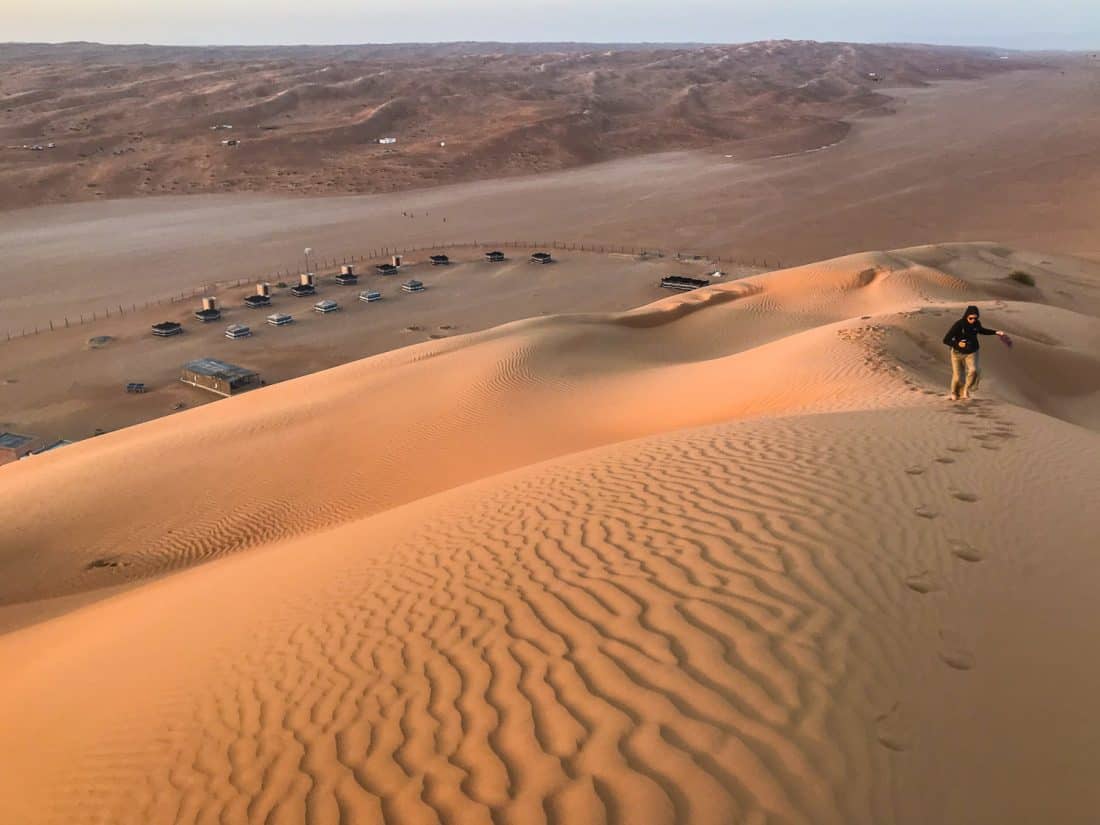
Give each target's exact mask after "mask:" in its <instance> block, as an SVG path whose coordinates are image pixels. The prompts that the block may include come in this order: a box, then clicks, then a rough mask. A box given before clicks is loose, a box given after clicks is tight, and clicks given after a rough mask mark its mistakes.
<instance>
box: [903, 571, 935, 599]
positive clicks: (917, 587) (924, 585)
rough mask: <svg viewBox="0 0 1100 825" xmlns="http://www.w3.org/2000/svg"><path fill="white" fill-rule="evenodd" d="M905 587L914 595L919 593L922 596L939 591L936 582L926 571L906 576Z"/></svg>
mask: <svg viewBox="0 0 1100 825" xmlns="http://www.w3.org/2000/svg"><path fill="white" fill-rule="evenodd" d="M905 586H906V587H908V588H909V589H910V590H912V591H914V592H916V593H920V594H921V595H922V596H923V595H924V594H925V593H932V592H934V591H936V590H939V586H938V585H937V584H936V580H935V579H934V578H933V577H932V574H931V573H930V572H929V571H928V570H922V571H921V572H919V573H913V574H912V575H910V576H906V577H905Z"/></svg>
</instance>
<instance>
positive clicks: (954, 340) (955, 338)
mask: <svg viewBox="0 0 1100 825" xmlns="http://www.w3.org/2000/svg"><path fill="white" fill-rule="evenodd" d="M967 315H977V316H979V317H978V318H977V319H976V320H975V321H974V323H970V322H969V321H967V320H966V316H967ZM996 334H997V330H995V329H989V328H987V327H983V326H982V319H981V314H980V313H979V312H978V308H977V307H975V306H969V307H967V308H966V312H964V313H963V317H962V318H960V319H959V320H957V321H956V322H955V323H954V324H952V326H951V329H949V330H948V331H947V335H945V336H943V342H944V343H945V344H946V345H947V346H949V347H951V349H953V350H954V351H955V352H958V353H961V354H963V355H969V354H970V353H972V352H977V351H978V336H979V335H996ZM960 341H966V346H965V347H960V346H959V342H960Z"/></svg>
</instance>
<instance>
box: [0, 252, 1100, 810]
mask: <svg viewBox="0 0 1100 825" xmlns="http://www.w3.org/2000/svg"><path fill="white" fill-rule="evenodd" d="M1048 261H1049V259H1047V258H1040V257H1039V256H1033V255H1030V254H1027V253H1021V252H1014V251H1011V250H1007V249H1004V248H1002V247H998V246H996V245H993V244H968V245H946V246H938V247H920V248H915V249H908V250H898V251H894V252H883V253H867V254H862V255H855V256H849V257H846V258H841V259H837V260H835V261H827V262H823V263H820V264H814V265H811V266H806V267H799V268H797V269H792V270H785V271H780V272H774V273H767V274H764V275H759V276H753V277H750V278H746V279H743V280H741V281H736V282H733V283H729V284H726V285H722V286H715V287H711V288H709V289H707V290H702V291H699V292H694V293H689V294H685V295H677V296H673V297H670V298H668V299H665V300H662V301H659V302H657V303H655V304H651V305H649V306H646V307H641V308H639V309H637V310H633V311H630V312H625V313H618V314H606V315H595V314H593V315H580V316H558V317H550V318H542V319H533V320H529V321H521V322H517V323H514V324H509V325H506V326H504V327H499V328H496V329H493V330H488V331H486V332H482V333H475V334H472V335H467V336H462V337H457V338H452V339H449V340H446V341H440V342H431V343H428V344H423V345H419V346H415V347H410V348H408V349H405V350H400V351H397V352H393V353H389V354H386V355H382V356H377V357H374V358H370V359H367V360H365V361H362V362H358V363H353V364H349V365H346V366H344V367H340V368H336V369H333V370H328V371H326V372H324V373H318V374H316V375H313V376H309V377H306V378H302V379H298V380H295V381H292V382H288V383H286V384H282V385H276V386H272V387H268V388H265V389H263V390H260V391H256V392H254V393H250V394H247V395H244V396H241V397H238V398H234V399H230V400H227V401H225V402H219V403H217V404H214V405H210V406H207V407H204V408H200V409H196V410H193V411H190V412H186V413H183V414H180V415H179V416H176V417H174V418H172V419H164V420H159V421H153V422H150V423H148V424H144V425H141V426H138V427H134V428H131V429H129V430H124V431H120V432H117V433H112V434H109V435H107V436H104V437H101V438H98V439H94V440H92V441H89V442H83V443H81V444H78V445H75V446H73V447H69V448H67V449H66V450H64V451H60V452H58V453H55V454H50V455H46V456H42V457H39V458H37V459H35V460H33V461H25V462H21V463H19V464H17V465H14V466H11V467H5V468H3V470H0V493H2V494H3V495H4V497H5V500H6V501H7V503H8V505H9V507H8V509H9V513H10V516H9V520H8V526H7V528H6V531H5V535H6V537H7V541H6V542H5V545H4V547H3V548H2V550H0V627H5V626H6V627H8V628H10V629H9V630H8V632H6V633H4V634H3V635H0V663H3V665H4V670H5V673H6V674H8V676H7V678H6V679H5V682H4V684H3V685H2V686H0V697H2V698H3V701H2V702H0V731H2V733H0V744H3V745H4V746H5V747H4V748H3V750H2V751H0V753H2V754H3V756H0V768H2V769H0V820H2V821H17V822H25V823H62V822H64V823H70V822H82V821H88V822H91V821H109V822H112V823H120V825H121V823H130V822H132V823H184V822H196V823H198V822H209V821H220V822H233V823H236V822H241V823H244V822H278V823H283V822H287V823H290V822H303V821H308V822H311V823H337V822H390V823H392V822H401V823H405V822H409V823H412V822H463V823H465V822H486V823H490V822H547V823H557V822H561V823H565V822H607V823H688V822H690V823H693V825H694V823H730V822H765V821H767V822H772V821H774V822H792V823H796V822H797V823H853V822H858V823H876V824H877V823H889V822H932V821H936V822H985V821H989V822H992V821H999V822H1025V821H1029V820H1028V819H1027V815H1029V813H1028V812H1030V813H1034V812H1039V811H1041V812H1047V813H1051V812H1053V813H1052V814H1051V815H1053V816H1054V817H1055V819H1058V820H1059V821H1081V820H1080V817H1082V816H1085V815H1086V813H1085V812H1088V811H1092V810H1094V808H1095V805H1096V803H1097V802H1098V801H1100V800H1098V798H1097V797H1098V792H1097V791H1096V789H1095V787H1094V783H1093V782H1092V761H1091V759H1090V755H1089V753H1090V752H1089V748H1088V743H1089V742H1090V741H1095V736H1096V735H1097V733H1100V720H1098V719H1096V718H1094V717H1091V716H1089V715H1088V714H1083V713H1081V712H1080V709H1081V708H1084V707H1087V706H1088V704H1089V703H1090V702H1091V701H1092V699H1091V697H1092V696H1093V695H1094V694H1095V691H1096V689H1097V688H1100V668H1098V667H1097V666H1095V665H1094V664H1093V663H1092V662H1091V660H1083V659H1082V658H1081V656H1080V655H1079V654H1080V651H1082V650H1087V649H1089V645H1090V644H1091V637H1090V632H1089V631H1090V628H1091V627H1092V626H1094V624H1093V622H1092V621H1090V616H1089V611H1090V610H1092V611H1093V612H1094V610H1093V608H1092V607H1091V605H1092V603H1093V602H1094V599H1093V598H1092V597H1091V594H1092V593H1094V592H1095V588H1096V586H1097V585H1100V565H1097V564H1096V562H1095V560H1094V559H1093V558H1091V557H1090V556H1091V553H1090V552H1089V549H1088V545H1089V543H1088V539H1087V537H1088V536H1089V535H1092V534H1094V533H1095V528H1096V521H1095V517H1094V516H1092V515H1091V514H1090V513H1088V512H1086V511H1085V510H1084V508H1081V507H1080V506H1079V503H1080V501H1082V500H1086V501H1087V500H1091V498H1093V497H1096V496H1098V495H1100V474H1098V473H1097V472H1096V469H1095V468H1096V467H1097V466H1100V464H1098V460H1100V440H1098V438H1097V434H1096V430H1097V428H1098V427H1100V410H1098V407H1100V405H1098V403H1097V392H1098V391H1100V359H1098V358H1097V355H1096V353H1097V351H1098V349H1097V346H1096V345H1097V343H1098V342H1100V321H1098V319H1097V316H1098V314H1100V312H1098V310H1100V267H1096V266H1095V265H1089V264H1087V263H1086V262H1080V261H1078V262H1070V261H1059V262H1057V263H1049V262H1048ZM1016 270H1026V271H1028V272H1030V273H1032V274H1033V276H1034V279H1035V281H1036V286H1034V287H1032V286H1026V285H1024V284H1022V283H1020V282H1019V281H1018V280H1013V279H1012V278H1010V277H1009V275H1010V273H1011V272H1013V271H1016ZM1059 270H1061V272H1062V273H1064V274H1061V273H1060V271H1059ZM971 302H977V303H978V304H979V305H980V306H981V307H982V309H983V317H984V320H985V321H986V323H988V324H993V325H996V326H998V327H1003V328H1006V329H1009V330H1010V331H1011V332H1012V335H1013V337H1014V339H1015V343H1016V345H1015V347H1014V348H1013V349H1012V350H1011V351H1009V350H1007V349H1004V348H1001V347H1000V346H999V345H998V344H997V343H996V342H995V341H992V340H990V342H989V343H988V344H987V345H986V347H983V355H984V356H985V362H984V366H985V370H986V375H985V378H984V384H983V387H982V397H981V398H979V399H977V400H975V401H974V402H972V403H971V404H969V405H951V404H950V403H949V402H947V401H946V400H944V399H943V398H942V393H943V389H944V385H945V381H946V373H945V365H944V358H943V353H942V345H941V344H940V338H941V337H942V335H943V332H944V331H945V329H946V327H947V326H948V325H949V324H950V323H951V321H953V320H954V318H955V317H957V314H958V312H959V310H960V309H961V307H963V306H965V305H966V304H968V303H971ZM1058 479H1073V480H1074V490H1073V495H1072V496H1071V495H1066V490H1065V489H1064V487H1063V486H1062V485H1060V484H1059V483H1057V480H1058ZM59 490H63V491H65V493H66V494H65V495H64V496H60V495H50V493H51V491H55V492H56V491H59ZM1025 505H1026V506H1025ZM200 562H209V563H205V564H200ZM182 568H191V569H186V570H184V569H182ZM1021 592H1026V593H1027V598H1021V597H1020V595H1019V594H1020V593H1021ZM1053 606H1057V609H1052V607H1053ZM1091 618H1093V619H1094V618H1095V617H1094V616H1092V617H1091ZM1021 657H1028V658H1029V661H1032V662H1033V663H1034V667H1033V668H1031V669H1029V671H1028V672H1021V671H1020V669H1019V667H1018V663H1019V661H1020V659H1021ZM1055 691H1057V696H1055ZM1040 704H1041V705H1042V707H1043V709H1044V715H1043V719H1042V720H1041V722H1040V721H1036V720H1035V719H1034V717H1035V708H1036V707H1037V706H1038V705H1040ZM1005 718H1012V719H1015V720H1017V722H1016V723H1015V724H1012V725H1006V724H1004V723H1003V720H1004V719H1005ZM1054 751H1057V752H1058V753H1059V754H1060V756H1061V758H1060V760H1059V761H1058V762H1057V764H1055V763H1053V762H1051V761H1049V760H1047V759H1045V757H1044V754H1047V753H1050V752H1054ZM1025 778H1026V780H1027V781H1024V779H1025ZM1020 812H1024V813H1023V814H1021V813H1020ZM1075 817H1076V819H1075ZM1030 821H1033V820H1030Z"/></svg>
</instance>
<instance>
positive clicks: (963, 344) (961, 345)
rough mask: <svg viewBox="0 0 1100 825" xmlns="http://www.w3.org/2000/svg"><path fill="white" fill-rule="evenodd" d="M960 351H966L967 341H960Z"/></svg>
mask: <svg viewBox="0 0 1100 825" xmlns="http://www.w3.org/2000/svg"><path fill="white" fill-rule="evenodd" d="M959 349H966V341H959Z"/></svg>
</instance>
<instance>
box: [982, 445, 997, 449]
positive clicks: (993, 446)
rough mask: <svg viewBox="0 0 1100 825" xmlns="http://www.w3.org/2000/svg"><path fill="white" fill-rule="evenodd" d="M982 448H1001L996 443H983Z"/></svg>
mask: <svg viewBox="0 0 1100 825" xmlns="http://www.w3.org/2000/svg"><path fill="white" fill-rule="evenodd" d="M982 449H983V450H999V449H1001V448H1000V447H998V446H997V445H996V444H982Z"/></svg>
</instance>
